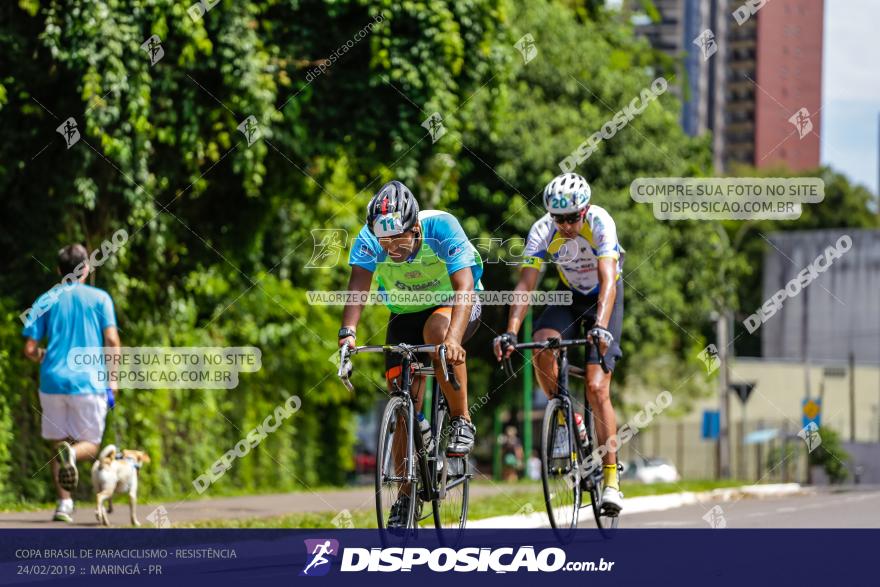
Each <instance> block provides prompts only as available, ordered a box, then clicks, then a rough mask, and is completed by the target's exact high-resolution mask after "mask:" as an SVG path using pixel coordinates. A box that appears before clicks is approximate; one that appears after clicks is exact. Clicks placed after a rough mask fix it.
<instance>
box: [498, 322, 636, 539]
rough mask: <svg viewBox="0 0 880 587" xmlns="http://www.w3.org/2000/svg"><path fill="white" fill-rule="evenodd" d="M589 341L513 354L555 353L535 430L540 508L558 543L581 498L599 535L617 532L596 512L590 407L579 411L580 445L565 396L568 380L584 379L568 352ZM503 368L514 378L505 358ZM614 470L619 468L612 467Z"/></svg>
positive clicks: (613, 521)
mask: <svg viewBox="0 0 880 587" xmlns="http://www.w3.org/2000/svg"><path fill="white" fill-rule="evenodd" d="M591 344H593V342H592V341H591V340H589V339H586V338H579V339H572V340H561V339H559V338H551V339H548V340H547V341H545V342H524V343H519V344H517V345H514V347H513V348H515V349H517V350H526V349H534V350H545V349H555V350H557V351H558V352H557V354H556V366H557V368H558V373H559V377H558V380H557V383H556V392H555V394H554V395H553V397H552V398H551V399H550V400H549V401H548V402H547V407H546V408H545V409H544V420H543V424H542V426H541V482H542V484H543V486H544V503H545V504H546V506H547V516H548V517H549V518H550V526H551V527H552V528H553V529H554V530H555V531H556V535H557V537H559V539H560V540H563V541H568V540H570V539H571V538H572V536H573V535H574V530H575V528H577V525H578V514H579V511H580V508H581V507H586V505H582V503H581V497H582V494H583V493H588V494H589V496H590V505H591V506H592V510H593V517H594V518H595V519H596V525H597V526H598V527H599V530H600V531H601V532H602V533H603V534H607V533H608V530H610V529H614V528H617V525H618V522H619V517H618V515H617V513H616V512H612V511H610V510H607V509H603V507H602V490H603V489H604V488H605V484H604V480H603V476H602V464H601V462H600V461H597V460H594V459H592V458H590V455H592V454H593V451H594V449H595V448H596V447H597V446H598V442H597V441H596V427H595V422H594V419H593V412H592V410H591V409H590V403H589V402H586V406H585V409H584V426H585V427H586V429H587V438H586V442H585V443H582V442H581V441H580V435H579V434H578V430H577V424H576V422H575V419H574V411H575V407H574V403H573V402H572V398H571V395H570V394H569V386H568V382H569V378H570V377H574V378H576V379H581V380H584V379H585V377H586V373H585V371H584V369H581V368H579V367H575V366H573V365H571V364H570V363H569V361H568V349H569V348H570V347H581V346H582V347H584V348H585V350H587V351H588V350H589V348H588V345H591ZM599 361H600V364H601V366H602V369H603V370H604V371H605V372H606V373H607V372H608V367H607V366H606V365H605V359H604V357H603V356H602V355H601V354H600V356H599ZM503 369H504V371H505V373H506V374H507V375H508V376H509V377H515V376H516V373H515V372H514V370H513V366H512V363H511V360H510V358H509V357H507V358H505V359H504V361H503ZM618 467H619V465H618Z"/></svg>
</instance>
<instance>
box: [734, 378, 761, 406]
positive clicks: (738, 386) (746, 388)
mask: <svg viewBox="0 0 880 587" xmlns="http://www.w3.org/2000/svg"><path fill="white" fill-rule="evenodd" d="M757 385H758V384H757V383H755V382H754V381H752V382H748V383H731V384H730V389H732V390H733V391H735V392H736V395H737V396H739V401H741V402H742V403H743V405H746V402H747V401H748V400H749V396H750V395H752V390H754V389H755V387H756V386H757Z"/></svg>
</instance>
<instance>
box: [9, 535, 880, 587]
mask: <svg viewBox="0 0 880 587" xmlns="http://www.w3.org/2000/svg"><path fill="white" fill-rule="evenodd" d="M878 539H880V531H878V530H735V529H716V530H711V529H707V530H625V529H620V530H614V531H611V532H610V533H606V534H602V533H600V532H599V531H598V530H586V529H585V530H577V531H576V532H575V533H573V534H570V535H565V536H559V535H557V534H555V533H554V532H553V531H552V530H469V531H466V532H465V533H463V534H459V533H445V534H444V535H443V536H438V534H437V533H436V532H435V531H433V530H427V529H425V530H420V531H419V533H418V534H417V535H415V536H414V535H397V534H380V533H379V532H378V531H376V530H336V529H334V530H321V529H315V530H2V531H0V584H3V585H21V584H29V583H37V582H39V583H40V584H41V585H46V584H53V585H54V584H59V585H89V586H92V587H95V586H101V585H110V584H113V585H162V586H163V587H172V586H176V585H186V586H187V587H192V586H193V585H195V584H197V583H198V584H199V585H210V586H211V587H214V586H224V585H236V586H238V585H245V584H251V585H254V584H255V583H254V582H255V581H260V582H262V584H263V585H294V584H295V585H308V584H309V582H311V581H317V582H323V584H324V585H351V584H352V581H355V582H357V584H371V585H372V584H382V585H389V584H405V583H406V582H412V581H417V582H418V585H419V586H420V587H421V586H424V585H441V584H442V585H449V584H450V583H449V582H450V581H454V582H455V583H454V584H455V586H456V587H458V586H460V585H462V584H477V583H479V584H480V585H487V584H489V583H493V584H499V585H500V584H502V583H503V584H504V585H505V586H511V585H534V581H535V580H536V579H544V578H546V579H548V580H558V581H575V582H577V583H578V584H590V585H599V584H607V585H645V584H649V583H651V584H655V583H659V584H674V585H706V584H710V585H713V587H714V586H724V585H731V586H737V587H741V586H743V585H748V586H749V587H755V586H757V585H773V586H783V585H792V584H823V583H820V582H826V583H824V584H826V585H865V584H871V585H876V584H877V583H878V578H877V571H876V558H877V555H876V553H877V544H878Z"/></svg>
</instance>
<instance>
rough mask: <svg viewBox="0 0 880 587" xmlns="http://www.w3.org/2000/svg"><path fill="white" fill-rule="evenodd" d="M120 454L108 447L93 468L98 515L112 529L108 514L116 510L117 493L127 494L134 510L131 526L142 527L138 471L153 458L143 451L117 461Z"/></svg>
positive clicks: (110, 445)
mask: <svg viewBox="0 0 880 587" xmlns="http://www.w3.org/2000/svg"><path fill="white" fill-rule="evenodd" d="M117 452H118V450H117V449H116V446H115V445H113V444H108V445H107V446H105V447H104V448H103V450H101V454H99V455H98V458H97V460H95V464H93V465H92V487H93V488H94V490H95V497H96V500H97V509H96V510H95V516H96V517H97V518H98V521H99V522H101V523H102V524H103V525H105V526H109V525H110V520H109V519H108V518H107V514H108V513H111V512H112V511H113V494H114V493H127V494H128V500H129V504H130V507H131V524H132V525H133V526H140V525H141V524H140V522H138V519H137V513H136V510H137V487H138V469H139V468H140V466H141V463H149V462H150V457H149V455H148V454H147V453H145V452H143V451H140V450H123V451H122V456H121V458H116V455H117ZM105 501H106V502H107V504H106V506H107V507H105V504H104V502H105Z"/></svg>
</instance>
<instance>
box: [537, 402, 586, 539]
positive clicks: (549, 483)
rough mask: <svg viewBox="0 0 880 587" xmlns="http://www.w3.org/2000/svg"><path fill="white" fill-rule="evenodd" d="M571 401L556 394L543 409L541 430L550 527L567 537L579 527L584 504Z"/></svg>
mask: <svg viewBox="0 0 880 587" xmlns="http://www.w3.org/2000/svg"><path fill="white" fill-rule="evenodd" d="M574 430H575V429H574V424H573V422H572V421H571V417H570V410H569V408H568V404H566V403H565V402H564V401H562V400H561V399H559V398H553V399H551V400H550V402H549V403H548V404H547V408H546V409H545V410H544V423H543V426H542V433H541V481H542V483H543V486H544V502H545V505H546V506H547V516H548V517H549V518H550V527H551V528H553V529H554V530H556V535H557V537H558V538H559V539H560V540H563V541H567V540H569V539H571V537H572V536H573V535H574V529H575V528H576V527H577V522H578V510H579V509H580V505H581V484H580V483H579V472H580V462H579V456H578V450H577V448H576V445H575V443H574V440H575V436H574Z"/></svg>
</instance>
